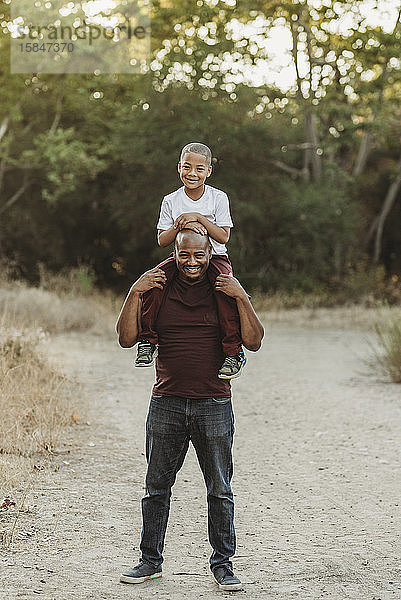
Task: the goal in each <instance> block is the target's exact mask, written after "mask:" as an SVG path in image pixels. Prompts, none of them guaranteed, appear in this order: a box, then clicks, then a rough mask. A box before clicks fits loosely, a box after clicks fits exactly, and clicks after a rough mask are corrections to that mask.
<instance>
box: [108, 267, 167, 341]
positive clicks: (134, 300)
mask: <svg viewBox="0 0 401 600" xmlns="http://www.w3.org/2000/svg"><path fill="white" fill-rule="evenodd" d="M166 280H167V277H166V274H165V272H164V271H163V270H162V269H159V268H158V267H155V268H154V269H150V271H146V272H145V273H144V274H143V275H141V276H140V277H139V279H137V280H136V281H135V283H134V284H133V285H132V286H131V289H130V291H129V292H128V295H127V297H126V299H125V300H124V304H123V306H122V309H121V312H120V315H119V317H118V320H117V324H116V331H117V333H118V342H119V344H120V346H122V348H132V346H134V344H136V342H137V340H138V336H139V334H140V332H141V294H142V293H143V292H147V291H148V290H150V289H152V288H154V287H158V288H160V289H161V290H162V289H163V285H164V284H165V283H166Z"/></svg>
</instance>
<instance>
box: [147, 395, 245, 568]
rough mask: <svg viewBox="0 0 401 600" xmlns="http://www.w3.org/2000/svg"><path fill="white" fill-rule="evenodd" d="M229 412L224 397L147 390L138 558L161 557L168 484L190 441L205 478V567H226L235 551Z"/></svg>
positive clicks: (156, 563) (155, 559) (152, 561)
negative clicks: (208, 552)
mask: <svg viewBox="0 0 401 600" xmlns="http://www.w3.org/2000/svg"><path fill="white" fill-rule="evenodd" d="M233 434H234V416H233V411H232V405H231V399H230V398H216V399H214V398H201V399H198V398H179V397H177V396H161V395H157V394H152V398H151V401H150V406H149V412H148V418H147V421H146V458H147V461H148V470H147V474H146V495H145V497H144V498H143V499H142V519H143V527H142V539H141V546H140V548H141V552H142V560H144V561H145V562H148V563H150V564H151V565H154V566H159V565H161V563H162V562H163V556H162V553H163V547H164V537H165V533H166V528H167V521H168V516H169V510H170V496H171V488H172V486H173V484H174V482H175V478H176V475H177V473H178V471H179V470H180V468H181V467H182V464H183V462H184V458H185V455H186V453H187V451H188V446H189V441H190V440H191V441H192V444H193V445H194V448H195V451H196V455H197V457H198V462H199V465H200V468H201V470H202V473H203V477H204V479H205V484H206V489H207V503H208V533H209V541H210V544H211V546H212V548H213V553H212V555H211V557H210V567H211V569H212V570H213V569H215V568H216V567H217V566H220V565H227V566H229V567H231V566H232V565H231V561H230V557H231V556H233V555H234V552H235V530H234V500H233V494H232V491H231V486H230V481H231V477H232V473H233V463H232V452H231V450H232V443H233Z"/></svg>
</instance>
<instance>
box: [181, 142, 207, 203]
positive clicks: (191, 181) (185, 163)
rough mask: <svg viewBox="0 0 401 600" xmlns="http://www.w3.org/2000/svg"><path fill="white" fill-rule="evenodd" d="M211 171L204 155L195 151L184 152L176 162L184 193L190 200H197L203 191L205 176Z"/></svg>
mask: <svg viewBox="0 0 401 600" xmlns="http://www.w3.org/2000/svg"><path fill="white" fill-rule="evenodd" d="M211 172H212V167H211V165H210V164H209V162H208V160H207V158H206V156H203V155H202V154H198V153H197V152H186V153H185V154H184V156H183V157H182V161H181V162H179V163H178V173H179V175H180V179H181V181H182V183H183V184H184V187H185V192H186V194H187V195H188V196H189V197H190V198H192V200H199V198H200V197H201V196H202V194H203V191H204V184H205V181H206V178H207V177H209V175H210V173H211Z"/></svg>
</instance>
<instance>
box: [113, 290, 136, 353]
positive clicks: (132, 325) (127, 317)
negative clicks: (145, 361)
mask: <svg viewBox="0 0 401 600" xmlns="http://www.w3.org/2000/svg"><path fill="white" fill-rule="evenodd" d="M134 285H135V284H134ZM140 318H141V293H140V292H138V291H136V290H135V289H133V287H132V288H131V290H130V291H129V293H128V296H127V297H126V299H125V301H124V304H123V307H122V309H121V312H120V316H119V317H118V321H117V324H116V330H117V333H118V342H119V344H120V346H122V347H123V348H131V347H132V346H133V345H134V344H136V342H137V340H138V335H139V333H140Z"/></svg>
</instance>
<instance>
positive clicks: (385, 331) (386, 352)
mask: <svg viewBox="0 0 401 600" xmlns="http://www.w3.org/2000/svg"><path fill="white" fill-rule="evenodd" d="M374 330H375V333H376V336H377V341H378V346H379V347H378V348H377V349H374V361H375V366H376V368H378V369H379V371H380V372H381V373H383V374H384V375H386V376H389V377H390V379H391V380H392V381H393V382H394V383H401V316H400V315H398V316H394V317H392V318H391V319H389V320H387V321H385V322H378V323H376V325H375V328H374Z"/></svg>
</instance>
